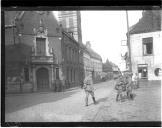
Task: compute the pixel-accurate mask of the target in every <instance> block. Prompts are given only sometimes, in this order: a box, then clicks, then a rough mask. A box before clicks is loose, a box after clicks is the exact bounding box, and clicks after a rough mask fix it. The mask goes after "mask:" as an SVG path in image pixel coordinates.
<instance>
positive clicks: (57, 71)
mask: <svg viewBox="0 0 162 128" xmlns="http://www.w3.org/2000/svg"><path fill="white" fill-rule="evenodd" d="M56 80H59V68H56Z"/></svg>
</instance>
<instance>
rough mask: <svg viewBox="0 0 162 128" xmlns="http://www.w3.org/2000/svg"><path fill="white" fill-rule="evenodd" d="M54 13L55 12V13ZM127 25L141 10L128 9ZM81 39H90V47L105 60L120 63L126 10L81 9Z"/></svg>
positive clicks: (125, 29) (135, 18)
mask: <svg viewBox="0 0 162 128" xmlns="http://www.w3.org/2000/svg"><path fill="white" fill-rule="evenodd" d="M55 14H56V13H55ZM128 16H129V26H132V25H134V24H135V23H137V22H138V21H139V19H140V18H141V17H142V11H128ZM81 26H82V41H83V43H84V44H85V43H86V41H90V43H91V48H92V49H93V50H94V51H96V52H97V53H98V54H99V55H100V56H101V57H102V61H103V62H105V61H106V59H109V60H110V61H111V62H113V63H115V64H117V65H119V64H120V63H121V50H122V47H121V41H122V40H126V32H127V22H126V11H124V10H123V11H81Z"/></svg>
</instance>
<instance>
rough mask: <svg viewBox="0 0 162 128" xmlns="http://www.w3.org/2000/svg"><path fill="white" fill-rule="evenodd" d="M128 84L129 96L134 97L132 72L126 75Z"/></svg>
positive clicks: (129, 97)
mask: <svg viewBox="0 0 162 128" xmlns="http://www.w3.org/2000/svg"><path fill="white" fill-rule="evenodd" d="M126 80H127V85H126V91H127V97H128V99H133V97H132V74H128V75H126Z"/></svg>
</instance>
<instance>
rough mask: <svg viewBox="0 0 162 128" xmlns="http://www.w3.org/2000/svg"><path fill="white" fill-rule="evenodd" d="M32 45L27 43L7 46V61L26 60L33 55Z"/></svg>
mask: <svg viewBox="0 0 162 128" xmlns="http://www.w3.org/2000/svg"><path fill="white" fill-rule="evenodd" d="M31 53H32V47H31V46H28V45H26V44H15V45H6V46H5V61H6V64H7V63H8V62H9V63H10V62H22V63H24V62H26V60H28V59H29V58H30V56H31Z"/></svg>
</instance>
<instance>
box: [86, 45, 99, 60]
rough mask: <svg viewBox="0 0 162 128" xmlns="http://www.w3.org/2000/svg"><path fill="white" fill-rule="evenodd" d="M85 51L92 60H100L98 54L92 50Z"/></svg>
mask: <svg viewBox="0 0 162 128" xmlns="http://www.w3.org/2000/svg"><path fill="white" fill-rule="evenodd" d="M87 50H88V52H89V53H90V56H91V57H92V58H95V59H98V60H102V58H101V56H100V55H99V54H98V53H96V52H95V51H94V50H93V49H91V48H87Z"/></svg>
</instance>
